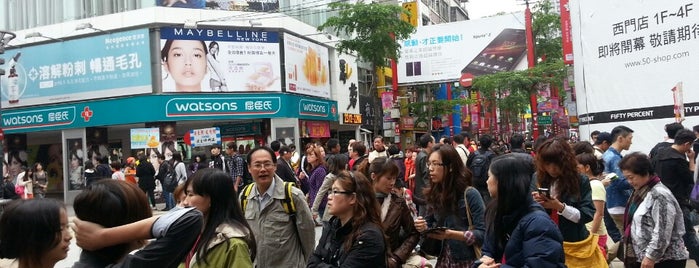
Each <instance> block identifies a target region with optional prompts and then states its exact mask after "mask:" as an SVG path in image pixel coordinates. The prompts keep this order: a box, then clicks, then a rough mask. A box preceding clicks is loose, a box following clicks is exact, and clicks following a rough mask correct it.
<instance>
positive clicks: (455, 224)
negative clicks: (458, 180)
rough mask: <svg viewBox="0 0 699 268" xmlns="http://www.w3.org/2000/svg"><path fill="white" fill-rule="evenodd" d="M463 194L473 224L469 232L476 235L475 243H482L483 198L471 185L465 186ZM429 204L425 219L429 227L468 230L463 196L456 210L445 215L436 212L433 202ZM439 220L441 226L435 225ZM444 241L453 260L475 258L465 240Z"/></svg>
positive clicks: (483, 232)
mask: <svg viewBox="0 0 699 268" xmlns="http://www.w3.org/2000/svg"><path fill="white" fill-rule="evenodd" d="M464 196H465V198H466V200H468V204H469V207H470V209H471V219H472V221H473V225H474V229H473V230H471V232H473V235H474V236H475V237H476V242H475V244H477V245H483V238H484V236H485V221H484V213H485V207H484V205H483V198H482V197H481V194H480V193H479V192H478V190H477V189H476V188H473V187H469V188H467V189H466V191H465V193H464ZM429 206H430V208H429V209H428V210H429V211H430V212H429V214H428V215H427V217H426V218H425V220H426V221H427V225H428V226H430V228H433V227H447V228H449V229H451V230H456V231H466V230H468V227H469V224H468V218H467V215H466V202H465V201H464V198H463V197H462V198H459V201H458V208H459V209H458V211H452V212H450V213H449V214H447V215H440V214H439V213H436V211H437V210H436V209H435V208H434V207H433V204H430V205H429ZM439 222H443V223H442V226H437V225H438V223H439ZM444 243H447V244H448V245H449V249H450V250H451V252H450V253H451V256H452V257H453V258H454V259H455V260H457V261H462V260H475V259H476V256H475V253H474V251H473V248H472V246H469V245H466V242H464V241H460V240H452V239H447V240H444ZM442 254H443V253H442Z"/></svg>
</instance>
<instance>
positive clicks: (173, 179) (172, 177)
mask: <svg viewBox="0 0 699 268" xmlns="http://www.w3.org/2000/svg"><path fill="white" fill-rule="evenodd" d="M163 165H166V167H167V173H165V177H163V190H165V191H166V192H168V193H172V192H174V191H175V188H177V184H178V182H179V181H178V178H177V174H176V173H175V169H174V168H173V167H171V166H170V165H169V164H165V163H164V162H163Z"/></svg>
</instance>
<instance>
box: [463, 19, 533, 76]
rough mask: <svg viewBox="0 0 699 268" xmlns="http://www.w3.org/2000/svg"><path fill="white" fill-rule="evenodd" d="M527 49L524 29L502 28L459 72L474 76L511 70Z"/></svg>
mask: <svg viewBox="0 0 699 268" xmlns="http://www.w3.org/2000/svg"><path fill="white" fill-rule="evenodd" d="M526 50H527V38H526V35H525V31H524V29H509V28H508V29H503V30H502V32H500V34H498V36H497V37H495V39H493V41H491V42H490V44H488V46H486V47H485V48H484V49H483V50H482V51H481V53H478V55H476V57H475V58H473V60H471V62H470V63H469V64H467V65H466V67H464V69H463V70H461V73H471V74H473V75H475V76H478V75H483V74H494V73H497V72H502V71H511V70H512V68H514V67H515V65H517V63H519V61H520V60H521V59H522V56H523V55H524V52H525V51H526Z"/></svg>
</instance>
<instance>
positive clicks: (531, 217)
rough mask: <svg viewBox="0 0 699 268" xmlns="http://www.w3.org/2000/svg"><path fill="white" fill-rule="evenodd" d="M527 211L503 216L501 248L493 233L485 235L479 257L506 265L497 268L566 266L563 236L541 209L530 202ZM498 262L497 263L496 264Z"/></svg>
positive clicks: (554, 267) (532, 201)
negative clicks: (481, 255) (502, 241)
mask: <svg viewBox="0 0 699 268" xmlns="http://www.w3.org/2000/svg"><path fill="white" fill-rule="evenodd" d="M529 202H530V204H529V209H528V210H521V211H517V212H515V213H512V214H509V215H504V216H503V218H502V222H500V224H502V227H503V228H504V231H505V235H506V236H507V237H508V239H507V242H506V244H505V245H504V248H502V247H500V246H499V245H498V242H497V241H498V240H499V238H497V237H494V235H495V234H493V233H489V234H487V235H486V240H485V242H484V243H483V255H485V256H488V257H491V258H493V259H495V260H501V259H502V257H503V255H505V257H506V259H507V264H506V265H502V266H501V267H532V268H533V267H537V268H539V267H540V268H547V267H548V268H557V267H566V266H565V260H564V259H565V257H564V255H565V254H564V253H563V236H561V232H560V231H559V230H558V229H556V225H555V223H553V221H551V218H549V215H547V214H546V212H544V208H543V207H541V206H540V205H539V204H537V203H536V202H534V200H531V199H530V201H529ZM498 262H499V261H498Z"/></svg>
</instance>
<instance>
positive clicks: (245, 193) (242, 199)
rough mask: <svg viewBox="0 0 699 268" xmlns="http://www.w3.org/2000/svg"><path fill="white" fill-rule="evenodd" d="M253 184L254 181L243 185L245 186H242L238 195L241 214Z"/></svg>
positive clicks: (246, 204)
mask: <svg viewBox="0 0 699 268" xmlns="http://www.w3.org/2000/svg"><path fill="white" fill-rule="evenodd" d="M253 185H255V184H254V183H251V184H248V185H245V188H243V195H241V196H240V208H241V209H242V211H243V214H245V208H246V207H247V206H248V196H250V192H252V187H253Z"/></svg>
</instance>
